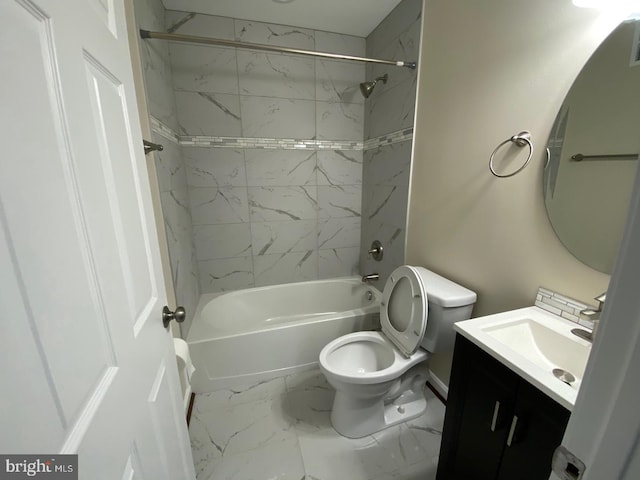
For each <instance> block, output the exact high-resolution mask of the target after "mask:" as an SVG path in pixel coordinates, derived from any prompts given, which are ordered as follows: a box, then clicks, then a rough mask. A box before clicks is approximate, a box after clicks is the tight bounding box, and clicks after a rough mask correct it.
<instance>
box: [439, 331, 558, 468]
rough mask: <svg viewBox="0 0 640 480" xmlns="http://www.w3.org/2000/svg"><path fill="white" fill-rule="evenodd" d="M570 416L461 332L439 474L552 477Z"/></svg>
mask: <svg viewBox="0 0 640 480" xmlns="http://www.w3.org/2000/svg"><path fill="white" fill-rule="evenodd" d="M516 417H517V420H514V419H516ZM568 418H569V412H568V411H567V410H566V409H564V408H563V407H561V406H560V405H559V404H557V403H556V402H555V401H553V400H552V399H551V398H549V397H547V396H546V395H545V394H543V393H542V392H540V391H539V390H537V389H536V388H534V387H532V386H531V385H529V384H528V383H527V382H526V381H524V380H522V379H521V378H520V377H519V376H518V375H517V374H516V373H514V372H513V371H511V370H510V369H509V368H507V367H506V366H504V365H503V364H501V363H500V362H498V361H497V360H495V359H494V358H492V357H491V356H490V355H488V354H486V353H485V352H483V351H482V350H481V349H480V348H478V347H477V346H475V345H474V344H473V343H471V342H470V341H468V340H467V339H465V338H464V337H461V336H460V335H458V336H457V338H456V346H455V354H454V357H453V366H452V371H451V381H450V387H449V397H448V400H447V409H446V413H445V422H444V431H443V434H442V446H441V449H440V459H439V462H438V473H437V479H438V480H462V479H467V478H468V479H474V480H495V479H498V480H506V479H509V480H512V479H518V480H529V479H530V480H537V479H540V480H547V479H548V478H549V472H550V469H551V455H552V453H553V450H554V449H555V448H556V447H557V446H558V445H559V444H560V442H561V440H562V435H563V433H564V429H565V427H566V423H567V421H568Z"/></svg>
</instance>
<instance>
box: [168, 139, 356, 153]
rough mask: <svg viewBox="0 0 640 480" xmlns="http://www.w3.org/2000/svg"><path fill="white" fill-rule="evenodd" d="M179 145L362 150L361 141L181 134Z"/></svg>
mask: <svg viewBox="0 0 640 480" xmlns="http://www.w3.org/2000/svg"><path fill="white" fill-rule="evenodd" d="M180 145H185V146H190V147H217V148H267V149H278V150H362V142H354V141H346V140H345V141H336V140H296V139H293V138H249V137H205V136H197V137H192V136H181V137H180Z"/></svg>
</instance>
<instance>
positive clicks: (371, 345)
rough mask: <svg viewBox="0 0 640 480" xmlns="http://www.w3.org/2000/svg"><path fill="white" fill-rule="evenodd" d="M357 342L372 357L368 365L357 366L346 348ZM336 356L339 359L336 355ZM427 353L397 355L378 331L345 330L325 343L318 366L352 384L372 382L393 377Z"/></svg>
mask: <svg viewBox="0 0 640 480" xmlns="http://www.w3.org/2000/svg"><path fill="white" fill-rule="evenodd" d="M358 344H360V345H361V346H362V347H363V350H369V355H368V356H369V357H376V358H375V361H373V358H370V359H369V360H370V361H372V363H371V364H370V365H374V366H373V367H372V368H371V367H365V368H360V367H362V366H363V365H361V364H360V363H359V362H358V361H357V358H356V357H357V355H354V354H353V353H354V352H348V349H351V348H353V347H354V346H356V345H358ZM338 357H340V358H338ZM426 358H427V352H425V351H422V350H421V351H419V352H416V353H415V354H413V355H411V356H410V357H404V356H402V355H400V352H399V351H398V350H397V349H396V348H394V346H393V345H392V344H391V342H390V341H389V339H388V338H387V337H386V336H385V335H384V334H382V333H381V332H371V331H362V332H354V333H348V334H347V335H343V336H342V337H338V338H336V339H335V340H333V341H331V342H329V343H328V344H327V345H325V347H324V348H323V349H322V351H321V352H320V358H319V360H320V366H321V368H322V369H323V370H324V371H325V372H330V374H331V375H333V376H334V378H336V379H339V380H340V381H343V382H348V383H352V384H362V385H367V384H376V383H383V382H389V381H392V380H394V379H397V378H398V377H399V376H400V375H402V374H403V373H404V372H406V371H407V370H408V369H409V368H411V367H412V366H414V365H416V364H418V363H420V362H422V361H424V360H426Z"/></svg>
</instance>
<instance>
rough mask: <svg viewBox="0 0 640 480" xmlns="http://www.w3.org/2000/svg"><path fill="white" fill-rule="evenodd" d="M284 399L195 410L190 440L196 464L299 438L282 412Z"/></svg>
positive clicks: (277, 398) (276, 398)
mask: <svg viewBox="0 0 640 480" xmlns="http://www.w3.org/2000/svg"><path fill="white" fill-rule="evenodd" d="M281 410H282V408H281V398H280V397H275V398H272V399H267V400H259V401H257V402H250V403H243V404H240V405H234V406H230V407H219V408H211V409H209V410H208V411H206V412H203V411H200V410H196V409H194V412H193V413H192V417H191V426H190V430H191V440H192V450H193V451H194V457H197V459H196V458H194V461H195V462H196V467H197V462H198V459H202V458H206V459H211V458H220V457H224V456H225V455H232V454H236V453H241V452H246V451H249V450H256V449H258V448H261V447H264V446H266V445H267V444H273V443H278V442H283V441H286V440H292V439H295V438H296V435H295V431H294V429H293V428H292V424H291V423H289V422H288V421H287V419H286V418H284V416H283V415H282V414H280V413H278V414H275V415H274V413H273V412H274V411H275V412H280V411H281Z"/></svg>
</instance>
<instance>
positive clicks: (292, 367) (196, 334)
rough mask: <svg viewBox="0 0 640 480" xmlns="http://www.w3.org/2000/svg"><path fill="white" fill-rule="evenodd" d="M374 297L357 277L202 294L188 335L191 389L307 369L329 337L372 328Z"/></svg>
mask: <svg viewBox="0 0 640 480" xmlns="http://www.w3.org/2000/svg"><path fill="white" fill-rule="evenodd" d="M381 297H382V294H381V293H380V292H379V291H378V290H376V289H375V288H372V287H370V286H369V285H365V284H363V283H362V282H361V281H360V278H357V277H345V278H335V279H329V280H316V281H311V282H301V283H290V284H284V285H274V286H270V287H260V288H251V289H247V290H238V291H235V292H230V293H223V294H205V295H202V296H201V297H200V301H199V302H198V307H197V309H196V313H195V316H194V319H193V324H192V325H191V329H190V330H189V334H188V336H187V343H188V344H189V348H190V350H191V358H192V360H193V364H194V366H195V368H196V371H195V373H194V374H193V377H192V379H191V382H192V386H193V391H194V392H195V393H204V392H212V391H215V390H220V389H223V388H230V387H232V386H234V385H237V384H240V383H248V382H260V381H264V380H268V379H271V378H275V377H279V376H283V375H289V374H291V373H295V372H297V371H301V370H304V369H307V368H311V367H313V366H315V365H317V363H318V355H319V354H320V350H322V348H323V347H324V346H325V345H326V344H327V343H329V342H330V341H331V340H333V339H335V338H338V337H340V336H342V335H346V334H347V333H351V332H355V331H359V330H371V329H374V328H378V326H379V323H380V315H379V308H380V299H381Z"/></svg>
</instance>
